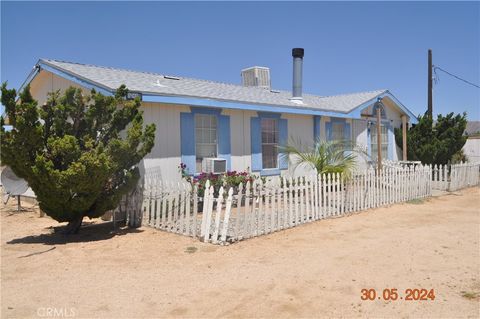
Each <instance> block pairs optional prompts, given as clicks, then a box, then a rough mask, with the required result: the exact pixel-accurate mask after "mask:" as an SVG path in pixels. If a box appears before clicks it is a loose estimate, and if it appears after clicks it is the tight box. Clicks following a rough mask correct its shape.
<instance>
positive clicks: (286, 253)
mask: <svg viewBox="0 0 480 319" xmlns="http://www.w3.org/2000/svg"><path fill="white" fill-rule="evenodd" d="M479 201H480V190H479V188H470V189H467V190H464V191H461V192H458V193H455V194H450V195H446V196H442V197H436V198H431V199H429V200H427V201H426V202H424V203H422V204H419V203H410V204H401V205H394V206H391V207H386V208H381V209H375V210H369V211H366V212H362V213H359V214H356V215H352V216H349V217H344V218H338V219H330V220H324V221H319V222H314V223H310V224H307V225H304V226H300V227H297V228H293V229H289V230H286V231H282V232H277V233H274V234H271V235H269V236H263V237H260V238H256V239H251V240H246V241H243V242H240V243H237V244H233V245H230V246H224V247H222V246H214V245H211V244H203V243H200V242H198V241H195V240H193V239H190V238H186V237H182V236H179V235H174V234H169V233H164V232H160V231H157V230H154V229H150V228H140V229H137V230H128V229H121V230H119V231H117V232H115V233H113V232H111V225H108V224H107V225H98V224H97V225H92V226H88V227H87V228H85V229H83V231H82V234H80V235H75V236H72V237H71V238H70V239H69V241H68V242H67V241H66V240H65V238H64V237H63V236H62V235H59V234H51V232H52V226H57V225H58V224H57V223H56V222H55V221H53V220H51V219H50V218H48V217H44V218H39V217H38V213H36V212H34V211H32V210H31V209H30V211H27V212H21V213H17V212H14V210H13V206H10V205H9V206H8V207H4V209H2V213H1V222H2V225H1V230H2V234H1V257H2V260H1V262H2V265H1V297H2V301H1V314H2V318H10V317H12V318H14V317H48V316H49V315H50V317H51V316H53V315H55V313H54V312H50V313H49V312H48V311H52V309H55V310H56V311H57V312H56V314H57V317H58V316H59V314H61V315H63V317H77V318H80V317H88V318H93V317H96V318H107V317H108V318H117V317H124V318H140V317H144V318H173V317H189V318H207V317H224V318H225V317H229V318H251V317H264V318H281V317H285V318H286V317H290V318H294V317H295V318H297V317H304V318H306V317H395V318H408V317H434V318H438V317H445V318H451V317H473V318H478V317H480V300H479V294H480V244H479V240H480V238H479V237H480V211H479V208H480V202H479ZM12 204H13V201H12ZM363 288H375V289H377V291H380V292H381V291H382V290H383V289H384V288H397V289H398V291H399V292H400V295H401V296H404V295H405V289H407V288H427V289H434V290H435V294H436V298H435V300H433V301H431V300H429V301H405V300H397V301H388V302H385V301H381V300H375V301H362V300H361V299H360V296H361V293H360V291H361V289H363ZM49 309H50V310H49Z"/></svg>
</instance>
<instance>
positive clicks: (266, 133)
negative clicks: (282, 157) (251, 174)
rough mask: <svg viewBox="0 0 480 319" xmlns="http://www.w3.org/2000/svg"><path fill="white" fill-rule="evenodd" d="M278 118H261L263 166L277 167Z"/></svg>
mask: <svg viewBox="0 0 480 319" xmlns="http://www.w3.org/2000/svg"><path fill="white" fill-rule="evenodd" d="M277 159H278V120H277V119H272V118H262V164H263V168H264V169H265V168H267V169H268V168H278V162H277Z"/></svg>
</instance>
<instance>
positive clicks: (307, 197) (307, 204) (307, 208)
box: [303, 176, 311, 223]
mask: <svg viewBox="0 0 480 319" xmlns="http://www.w3.org/2000/svg"><path fill="white" fill-rule="evenodd" d="M303 182H304V189H305V205H304V206H305V209H304V210H305V222H306V223H307V222H309V221H310V217H311V216H310V215H311V211H310V192H309V190H310V185H309V182H310V181H309V179H308V176H305V177H304V178H303Z"/></svg>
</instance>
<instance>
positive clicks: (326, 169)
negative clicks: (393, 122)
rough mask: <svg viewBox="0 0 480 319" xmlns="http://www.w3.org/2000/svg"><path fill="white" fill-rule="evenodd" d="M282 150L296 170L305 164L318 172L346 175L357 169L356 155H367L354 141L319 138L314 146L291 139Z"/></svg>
mask: <svg viewBox="0 0 480 319" xmlns="http://www.w3.org/2000/svg"><path fill="white" fill-rule="evenodd" d="M280 151H281V152H282V153H283V156H285V157H287V158H288V160H289V161H290V163H291V164H292V167H293V169H294V170H296V169H297V168H298V167H299V166H303V167H306V168H309V169H314V170H316V172H317V174H328V173H341V174H343V176H345V177H349V176H351V174H352V172H353V170H354V169H355V166H356V155H357V154H361V155H366V152H365V151H364V150H362V149H361V148H360V147H358V146H357V145H355V144H353V143H352V142H349V141H339V140H337V141H320V140H317V141H316V142H315V144H314V146H313V147H311V146H306V145H304V144H302V143H301V142H300V141H290V142H289V143H288V144H287V145H286V146H284V147H281V148H280ZM367 156H368V155H367Z"/></svg>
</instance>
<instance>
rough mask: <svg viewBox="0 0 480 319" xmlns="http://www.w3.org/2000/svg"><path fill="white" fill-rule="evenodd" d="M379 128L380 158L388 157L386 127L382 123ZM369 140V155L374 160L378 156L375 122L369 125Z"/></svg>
mask: <svg viewBox="0 0 480 319" xmlns="http://www.w3.org/2000/svg"><path fill="white" fill-rule="evenodd" d="M380 129H381V142H382V158H384V159H385V158H388V129H387V127H386V126H385V125H384V124H381V125H380ZM370 141H371V148H370V149H371V150H372V151H371V157H372V160H374V161H376V160H377V158H378V147H377V124H376V123H374V124H373V125H372V126H371V127H370Z"/></svg>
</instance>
